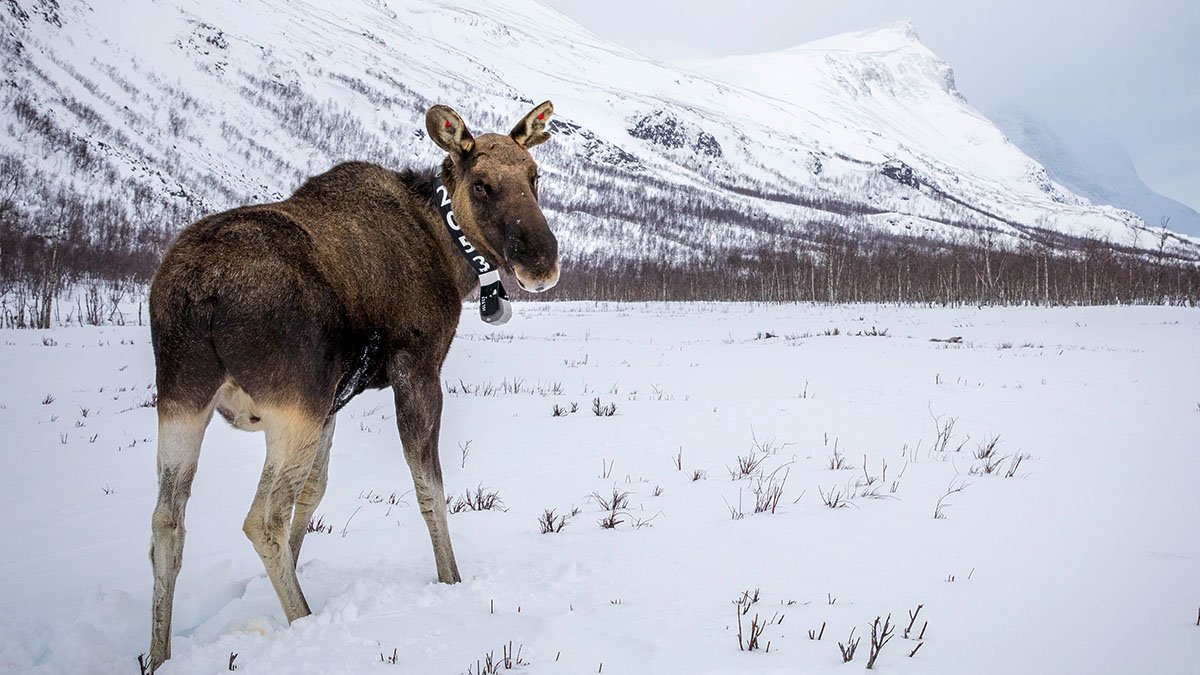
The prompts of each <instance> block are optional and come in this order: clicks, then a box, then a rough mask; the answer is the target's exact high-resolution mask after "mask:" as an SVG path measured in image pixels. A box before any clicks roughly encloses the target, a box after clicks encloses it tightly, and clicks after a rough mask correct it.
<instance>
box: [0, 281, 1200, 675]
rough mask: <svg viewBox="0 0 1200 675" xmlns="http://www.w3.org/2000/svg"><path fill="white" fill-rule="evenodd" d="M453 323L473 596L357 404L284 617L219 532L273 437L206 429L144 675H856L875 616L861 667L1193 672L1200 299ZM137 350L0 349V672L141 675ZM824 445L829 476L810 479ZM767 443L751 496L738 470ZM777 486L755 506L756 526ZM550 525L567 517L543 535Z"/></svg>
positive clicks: (605, 311)
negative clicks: (1186, 304) (453, 581)
mask: <svg viewBox="0 0 1200 675" xmlns="http://www.w3.org/2000/svg"><path fill="white" fill-rule="evenodd" d="M472 312H473V310H471V309H468V311H467V314H466V315H465V316H464V319H463V323H462V325H461V327H460V337H459V340H458V341H457V342H456V344H455V346H454V349H453V351H452V352H451V354H450V358H449V360H448V362H447V364H446V368H445V372H444V379H445V381H446V389H447V394H446V397H445V399H446V403H445V416H444V424H443V427H442V460H443V466H444V468H445V473H446V482H447V487H448V490H450V491H451V492H453V493H454V494H455V495H459V496H461V495H462V494H463V492H464V491H465V490H468V489H470V490H472V491H474V490H475V489H476V488H477V487H479V486H483V488H484V489H485V490H495V491H497V492H498V494H499V497H500V498H501V499H502V500H503V504H504V507H505V508H506V510H504V511H499V510H496V511H483V512H470V511H467V512H462V513H455V514H453V515H451V517H450V522H451V528H452V531H453V533H454V542H455V546H456V551H457V554H458V562H459V567H460V569H461V571H462V574H463V579H464V582H463V583H462V584H459V585H456V586H444V585H439V584H437V583H436V582H435V574H434V564H433V557H432V551H431V548H430V544H429V539H428V535H427V533H426V530H425V525H424V522H423V521H422V519H421V517H420V515H419V514H418V512H417V509H416V507H415V502H414V500H413V498H412V495H411V493H410V492H409V491H410V489H411V483H410V480H409V476H408V470H407V468H406V466H405V463H404V460H403V456H402V453H401V450H400V447H399V440H398V435H397V433H396V431H395V424H394V420H393V419H392V410H391V398H390V396H389V395H388V393H387V392H368V393H366V394H364V395H362V396H360V397H359V398H357V399H355V400H354V401H353V402H352V403H351V404H350V405H349V406H348V407H347V408H346V409H345V410H344V411H343V412H342V413H341V415H340V417H339V422H338V429H337V434H336V437H335V441H334V456H333V461H332V466H331V478H330V485H329V491H328V493H327V495H326V497H325V500H324V502H323V504H322V505H321V507H320V509H319V510H318V513H319V514H320V515H321V516H322V519H323V522H324V523H326V524H328V525H329V526H331V529H332V532H319V533H314V534H311V535H309V538H308V540H307V542H306V544H305V548H304V552H303V554H302V560H301V570H300V578H301V582H302V584H303V586H304V589H305V591H306V593H307V595H308V598H309V601H310V603H311V604H312V606H313V609H314V612H315V613H314V615H313V616H312V617H310V618H307V619H303V620H301V621H299V622H297V623H296V624H294V625H292V626H290V627H289V626H288V625H287V624H286V622H285V621H284V618H283V615H282V612H281V610H280V607H279V603H278V601H277V599H276V597H275V594H274V592H273V591H272V589H271V586H270V584H269V582H268V581H267V580H266V576H265V574H264V572H263V569H262V565H261V563H260V562H259V560H258V558H257V556H256V555H255V553H254V551H253V550H252V548H251V547H250V544H249V543H248V542H247V541H246V540H245V538H244V536H243V535H242V532H241V523H242V518H243V517H244V514H245V510H246V508H247V507H248V505H249V502H250V499H251V496H252V493H253V491H254V486H255V483H256V481H257V478H258V474H259V470H260V468H261V462H262V440H261V437H259V436H257V435H251V434H246V433H243V432H237V431H234V430H232V429H230V428H229V427H227V426H226V425H225V424H224V423H223V422H221V421H220V420H217V421H215V422H214V424H213V425H212V427H211V428H210V431H209V434H208V438H207V440H206V442H205V447H204V453H203V455H202V459H201V464H200V472H199V475H198V477H197V480H196V484H195V488H194V493H193V497H192V500H191V502H190V505H189V508H188V514H187V527H188V533H189V534H188V540H187V547H186V552H185V555H184V567H183V572H182V575H181V577H180V581H179V589H178V594H177V605H176V615H175V628H174V634H175V636H176V637H175V639H174V654H175V658H174V659H172V660H171V661H170V662H168V664H167V665H166V666H165V667H164V668H163V669H162V670H161V671H160V672H162V673H200V672H203V673H214V672H218V671H224V670H225V669H226V668H227V666H228V664H229V660H230V654H231V653H236V654H237V658H236V661H235V665H236V666H237V669H238V671H239V672H244V673H333V672H345V673H357V672H381V673H386V672H401V673H421V674H425V673H463V672H467V670H468V668H470V669H472V672H475V670H474V669H475V668H476V661H477V660H482V659H483V657H484V656H485V655H486V654H487V653H489V652H494V653H495V656H496V657H497V658H499V657H501V654H502V651H501V650H502V646H507V645H508V644H509V642H510V641H511V643H512V645H513V647H514V649H516V648H518V647H519V649H520V659H521V661H523V662H526V663H527V665H522V666H518V667H516V670H515V672H527V673H570V674H578V673H597V672H603V673H605V674H614V673H631V674H643V673H749V672H753V673H794V672H810V673H824V672H829V673H835V672H837V673H844V672H850V671H851V670H853V671H858V670H860V669H862V668H864V666H865V664H866V661H867V658H868V654H869V651H870V646H869V644H868V643H869V641H870V637H869V632H870V629H869V626H868V624H869V622H871V621H872V620H873V619H875V617H876V616H880V617H886V616H887V615H888V614H890V615H891V622H892V624H895V625H897V626H898V627H897V629H896V633H895V636H894V637H893V638H892V640H891V641H890V642H889V643H888V644H887V645H886V646H885V647H884V648H883V650H882V653H881V654H880V656H879V659H878V662H877V664H876V669H878V670H880V671H882V672H894V673H973V674H979V673H1068V672H1071V673H1134V672H1145V673H1150V672H1153V673H1194V672H1196V671H1195V668H1196V656H1197V654H1200V626H1197V625H1195V623H1196V621H1197V610H1198V609H1200V590H1198V589H1200V539H1197V537H1196V531H1197V524H1198V521H1200V499H1197V493H1196V484H1197V479H1198V477H1200V447H1198V442H1197V439H1198V438H1200V386H1198V385H1200V370H1198V366H1200V347H1198V345H1200V314H1198V313H1197V312H1196V310H1194V309H1173V308H1086V309H1032V308H1008V309H975V308H953V309H923V308H912V307H882V306H850V307H826V306H762V305H669V306H667V305H623V306H617V305H599V306H597V305H592V304H537V305H528V304H526V305H522V306H520V307H519V308H518V312H519V314H518V316H517V317H516V318H515V319H514V320H513V321H512V322H511V323H510V324H509V325H508V326H506V327H505V328H503V329H500V330H494V329H491V328H489V327H487V326H484V325H483V324H481V323H480V322H479V321H478V319H477V318H476V317H474V316H473V314H472ZM834 329H836V330H837V333H838V334H836V335H833V334H826V333H827V332H829V333H832V332H833V330H834ZM860 332H861V333H862V334H861V335H859V333H860ZM884 332H886V334H882V333H884ZM768 334H769V335H768ZM953 337H961V338H962V340H961V342H959V343H945V342H931V341H930V340H931V339H932V338H937V339H948V338H953ZM148 338H149V335H148V329H146V328H144V327H119V328H118V327H106V328H60V329H55V330H50V331H7V332H3V333H0V339H2V340H3V347H2V348H0V372H3V377H4V380H3V385H2V386H0V446H2V448H3V451H2V454H0V458H2V461H3V470H2V471H0V514H2V516H3V517H2V520H0V522H2V523H3V525H4V533H5V536H4V542H5V543H4V545H3V547H2V550H0V671H3V672H22V673H23V672H31V671H32V672H46V673H90V672H136V664H135V658H136V657H137V655H138V653H140V652H142V651H145V650H146V648H147V646H148V645H147V642H148V636H149V594H150V589H151V583H150V565H149V561H148V560H147V550H148V543H149V542H148V538H149V537H148V535H149V521H150V512H151V509H152V505H153V501H154V497H155V480H154V448H155V411H154V409H153V408H150V407H143V406H144V405H145V404H146V403H147V402H148V399H149V398H150V395H151V394H152V393H153V391H152V389H149V388H148V387H150V385H151V383H152V382H153V360H152V357H151V352H150V347H149V339H148ZM514 388H516V389H517V390H518V391H516V392H515V393H514V391H513V390H514ZM489 393H490V395H488V394H489ZM595 398H599V399H600V402H601V403H600V404H601V405H604V406H606V405H609V404H615V405H616V414H615V415H613V416H604V417H602V416H597V415H595V414H593V412H592V411H591V408H592V405H593V399H595ZM572 404H578V412H575V413H573V414H567V415H565V416H561V417H555V416H552V409H553V408H554V406H556V405H557V406H561V407H563V408H566V409H568V410H569V409H570V408H571V406H572ZM951 420H954V424H953V428H952V429H951V430H950V432H949V436H950V437H949V438H948V439H947V441H946V443H945V448H944V449H943V448H942V447H940V445H939V444H938V443H937V440H936V436H937V434H938V432H939V430H944V429H945V428H946V425H947V424H948V423H949V422H950V421H951ZM996 436H999V438H1000V440H999V442H998V444H997V450H996V455H997V457H1003V459H1002V460H1001V461H999V462H998V468H997V472H996V473H994V474H992V475H977V474H978V473H979V472H980V469H981V467H982V466H983V465H984V464H985V460H981V459H977V458H976V454H977V453H978V448H979V446H980V444H981V443H983V442H985V441H990V440H991V439H992V438H994V437H996ZM468 444H469V446H468ZM960 446H961V449H959V448H960ZM463 447H468V451H467V452H463V451H462V450H461V449H460V448H463ZM835 447H836V448H837V452H838V454H839V455H840V456H842V457H843V458H844V459H843V461H844V462H845V463H846V464H848V465H850V466H851V467H852V468H844V469H841V470H831V469H830V468H829V464H830V462H831V456H832V455H833V453H834V448H835ZM756 448H757V454H756V455H755V457H754V459H756V460H758V459H761V460H762V462H761V465H760V466H759V467H758V469H757V477H752V478H744V479H740V480H733V479H731V477H730V469H731V468H734V467H736V465H737V463H738V461H739V456H742V457H748V456H749V455H750V453H752V452H756ZM1017 457H1021V458H1023V459H1022V460H1021V462H1020V464H1019V466H1018V467H1017V468H1016V469H1015V471H1013V472H1012V473H1013V474H1014V475H1013V476H1012V477H1005V475H1006V474H1007V473H1009V469H1010V468H1011V467H1012V464H1013V463H1014V461H1015V458H1017ZM677 458H680V460H681V464H682V470H680V469H677V468H676V459H677ZM885 463H886V477H885V476H884V465H885ZM697 476H698V477H699V480H692V479H693V477H697ZM772 476H773V480H774V481H775V485H776V486H779V485H782V487H783V493H782V498H781V499H780V500H779V505H778V508H777V510H776V512H775V513H759V514H755V513H753V511H754V502H755V497H754V489H755V486H756V485H758V484H759V480H760V479H761V480H763V481H764V482H769V481H771V480H772ZM785 481H786V482H785ZM868 483H869V484H868ZM957 487H965V489H963V490H962V491H959V492H954V493H952V494H950V495H949V496H948V497H946V498H945V499H943V500H942V515H944V516H945V517H944V518H940V519H938V518H935V517H934V514H935V510H936V509H937V505H938V502H939V498H942V497H943V495H945V494H946V493H947V491H948V490H952V489H954V488H957ZM614 489H615V490H616V491H618V492H628V493H629V495H628V510H627V512H624V513H621V514H619V516H618V519H619V520H621V521H622V522H621V523H620V524H619V525H617V527H616V529H615V530H608V529H603V528H601V527H600V526H599V525H598V524H597V521H598V520H599V519H601V517H602V515H603V513H602V511H601V507H600V506H599V505H598V503H597V501H596V500H595V499H592V498H589V495H590V494H592V493H597V494H599V495H601V496H603V497H606V498H611V496H612V493H613V491H614ZM838 492H840V493H842V495H843V496H844V497H849V506H847V507H846V508H836V509H833V508H828V507H827V506H826V505H824V504H823V503H822V493H823V494H824V495H825V496H826V497H827V498H828V497H829V496H830V495H831V494H833V493H838ZM872 494H874V497H875V498H872V496H871V495H872ZM547 508H553V509H556V510H557V512H558V513H559V514H570V513H571V510H572V509H573V508H578V509H579V513H578V515H576V516H575V517H573V518H569V520H568V522H567V525H566V527H565V528H564V529H563V530H562V531H561V532H559V533H553V534H541V533H540V532H539V527H538V524H537V521H538V517H539V515H540V514H541V513H542V512H543V510H545V509H547ZM739 509H740V510H741V511H743V512H744V513H745V515H744V517H742V518H740V519H735V518H733V517H732V513H733V512H736V511H738V510H739ZM639 525H640V527H639ZM745 591H749V593H750V595H751V596H753V595H755V594H757V596H758V598H759V599H758V601H757V602H756V603H754V604H753V605H752V606H750V607H749V609H748V611H747V613H746V614H745V616H743V617H742V620H743V622H744V624H745V626H744V628H743V632H744V633H746V634H747V635H745V637H747V638H748V633H749V624H750V622H751V620H753V618H754V617H755V615H757V616H758V618H759V621H766V622H768V623H769V624H770V625H768V626H767V627H766V628H765V631H764V632H763V634H762V636H761V638H759V642H760V644H761V646H762V649H760V650H758V651H755V652H753V653H748V652H744V651H741V650H739V644H738V621H737V612H738V611H739V610H738V606H737V605H735V602H734V601H735V600H737V599H738V598H739V597H741V596H742V595H743V592H745ZM918 606H921V607H922V609H921V610H920V614H919V616H918V617H917V619H916V621H915V622H914V627H913V629H912V630H911V632H909V634H908V637H907V638H905V637H904V635H903V633H904V631H905V627H906V626H907V625H908V623H909V616H908V613H909V612H910V611H913V610H915V609H916V608H917V607H918ZM926 622H928V625H927V627H926ZM822 625H824V627H825V628H824V634H823V636H822V639H820V640H811V639H810V638H809V631H810V630H814V631H819V630H820V629H821V627H822ZM851 629H854V631H855V632H854V635H855V636H856V637H858V636H862V643H861V644H860V645H859V647H858V652H857V654H856V656H855V657H854V661H853V663H852V664H851V665H843V664H842V663H841V657H840V656H839V650H838V645H837V643H838V641H839V640H840V641H842V642H845V641H846V640H847V636H848V635H849V634H850V632H851ZM921 632H923V633H924V637H923V641H918V640H917V639H916V638H917V637H918V634H919V633H921ZM768 641H769V643H770V651H769V653H768V652H767V651H766V647H767V643H768ZM921 642H924V643H925V644H924V645H923V646H922V647H920V649H919V651H918V652H917V653H916V655H915V656H913V657H912V658H910V657H909V653H910V652H911V651H913V650H914V648H916V647H917V646H918V645H919V644H921ZM393 654H394V655H395V663H394V664H393V663H388V662H386V661H385V660H383V659H381V656H383V657H385V658H386V659H387V660H391V658H392V656H393ZM601 669H602V670H601ZM500 672H505V671H503V670H501V671H500Z"/></svg>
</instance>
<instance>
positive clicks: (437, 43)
mask: <svg viewBox="0 0 1200 675" xmlns="http://www.w3.org/2000/svg"><path fill="white" fill-rule="evenodd" d="M0 20H2V21H3V30H2V31H0V51H2V52H3V54H4V66H3V71H2V73H0V77H2V78H3V81H4V86H3V88H2V89H0V97H2V101H0V109H2V110H4V116H5V117H4V125H5V128H6V131H7V133H5V134H4V135H3V137H0V161H3V162H4V163H5V166H6V167H10V168H11V169H12V171H11V175H12V176H14V177H15V178H13V179H10V180H6V181H5V186H0V187H4V189H5V190H6V191H7V192H8V194H10V195H11V197H10V199H9V205H10V208H14V209H17V210H18V211H19V212H20V213H21V214H23V215H24V217H26V218H27V220H28V221H29V222H30V223H32V224H30V225H28V226H27V227H29V228H31V229H34V230H38V229H40V230H42V231H44V232H43V233H44V234H46V235H47V236H58V237H64V238H67V239H72V240H77V239H79V238H87V237H97V236H100V235H98V234H97V229H98V228H101V227H102V226H105V223H108V225H107V226H108V227H115V226H113V225H112V224H111V223H112V222H116V223H118V224H119V228H118V229H121V232H119V233H118V234H121V235H122V236H125V237H126V238H128V239H131V240H138V238H141V239H142V240H154V241H165V240H166V239H167V238H169V237H170V235H171V234H172V233H173V232H174V231H175V230H177V229H178V228H179V227H181V226H182V225H185V224H186V223H187V222H188V221H189V220H191V219H193V218H195V217H197V216H198V215H200V214H203V213H206V212H212V211H217V210H223V209H226V208H230V207H233V206H236V205H239V204H242V203H246V202H250V201H264V200H273V199H278V198H281V197H283V196H285V195H287V194H288V193H290V192H291V190H293V189H294V188H295V187H296V186H297V185H298V184H299V183H300V182H301V181H302V180H303V178H304V177H306V176H309V175H312V174H316V173H320V172H322V171H324V170H325V169H327V168H329V167H330V166H331V165H332V164H334V163H335V162H338V161H341V160H347V159H364V160H371V161H376V162H380V163H382V164H384V165H387V166H390V167H394V168H400V167H403V166H407V165H414V164H415V165H419V166H432V165H433V164H434V163H435V162H436V161H438V159H439V157H438V152H437V150H436V148H435V147H434V145H433V144H432V143H431V142H429V140H428V139H427V138H426V137H425V134H424V125H423V115H424V111H425V110H426V109H427V108H428V106H430V105H431V104H433V103H439V102H440V103H447V104H450V105H452V106H454V107H455V108H456V109H458V110H459V111H460V112H461V113H462V114H463V115H464V117H465V118H466V120H467V122H468V124H470V125H471V126H472V128H473V129H475V130H476V131H487V130H507V129H508V128H509V127H510V126H511V124H512V123H513V121H514V120H515V119H517V117H518V116H519V115H520V114H522V113H524V112H525V111H526V110H527V109H528V107H529V105H530V104H532V103H534V102H535V101H541V100H543V99H552V100H553V101H554V102H555V106H556V114H557V116H556V120H555V124H554V126H553V127H552V131H553V132H555V134H556V135H555V138H554V140H553V142H551V143H547V144H545V145H544V146H542V147H540V148H539V149H538V151H537V153H536V154H537V156H538V159H539V161H540V162H541V163H542V166H543V173H544V175H545V176H546V179H545V180H544V182H543V185H544V188H543V190H544V195H543V201H544V203H545V207H546V209H547V211H548V215H549V216H550V217H551V220H552V223H553V224H554V226H555V228H556V230H558V231H559V232H560V238H561V239H562V241H563V247H564V252H565V254H566V255H567V257H568V258H571V257H575V258H579V257H588V256H590V257H593V258H596V257H600V258H619V259H646V260H656V261H663V260H668V261H670V260H677V261H685V260H689V259H695V258H696V257H697V256H712V255H715V254H723V253H728V252H731V251H754V250H761V249H763V248H769V249H773V250H793V249H795V250H804V249H807V248H811V247H812V242H813V231H814V229H813V228H814V227H815V226H826V227H827V226H834V227H840V228H859V231H868V230H869V231H871V232H875V233H883V234H884V235H885V236H889V237H890V236H895V237H898V238H913V237H917V238H932V239H936V240H947V239H949V240H955V241H959V242H964V243H970V242H971V241H974V240H978V239H980V238H981V237H986V238H988V239H989V241H991V240H992V239H999V240H1001V241H1006V242H1008V243H1013V244H1015V243H1019V242H1021V241H1033V242H1038V243H1043V244H1049V245H1051V246H1055V247H1065V248H1073V247H1077V246H1079V245H1080V243H1081V242H1082V241H1085V240H1087V239H1096V238H1099V239H1103V240H1106V241H1108V242H1110V243H1112V244H1114V245H1118V246H1130V245H1139V246H1144V245H1146V244H1147V242H1149V241H1152V240H1154V237H1153V235H1151V236H1139V235H1138V232H1139V231H1140V230H1142V229H1143V228H1144V227H1145V225H1144V223H1143V222H1142V221H1141V219H1139V218H1138V217H1136V216H1135V215H1133V214H1132V213H1130V212H1128V211H1123V210H1119V209H1115V208H1112V207H1105V206H1096V205H1093V204H1092V203H1090V202H1089V201H1088V200H1087V199H1085V198H1082V197H1080V196H1078V195H1076V194H1074V193H1072V192H1070V191H1069V190H1068V189H1066V188H1065V187H1063V186H1062V185H1061V184H1059V183H1057V182H1055V181H1054V180H1052V179H1051V177H1050V176H1049V175H1048V173H1047V172H1046V170H1045V169H1044V168H1043V167H1042V166H1041V165H1039V164H1038V163H1037V162H1035V161H1033V160H1032V159H1030V158H1029V157H1028V156H1026V155H1025V154H1023V153H1022V152H1021V151H1020V150H1018V149H1017V147H1016V146H1014V145H1013V144H1012V143H1010V142H1009V141H1008V140H1006V138H1005V137H1004V135H1003V134H1002V133H1001V132H1000V131H999V130H998V129H997V128H996V127H995V126H994V125H993V124H992V123H991V122H989V121H988V120H987V119H986V118H985V117H983V116H982V115H980V114H979V113H978V112H977V111H975V110H974V109H973V108H971V106H970V105H969V104H968V103H967V102H966V101H965V100H964V99H963V97H962V96H961V95H959V93H958V92H957V90H956V89H955V87H954V80H953V74H952V71H951V69H950V67H949V66H948V65H947V64H946V63H945V62H943V61H942V60H940V59H939V58H938V57H937V56H936V55H934V54H933V53H932V52H930V51H929V50H928V49H927V48H925V47H924V46H923V45H922V44H921V43H920V41H919V40H918V38H917V35H916V31H915V30H914V29H913V27H912V26H911V25H910V24H906V23H901V24H895V25H889V26H884V27H882V28H879V29H877V30H874V31H868V32H865V33H859V34H852V35H844V36H838V37H834V38H830V39H827V40H822V41H819V42H816V43H812V44H808V45H804V46H801V47H797V48H794V49H789V50H785V51H782V52H777V53H773V54H764V55H756V56H744V57H733V58H727V59H720V60H716V61H709V62H703V63H689V64H683V65H679V66H676V65H669V64H664V63H660V62H657V61H654V60H651V59H648V58H645V57H642V56H640V55H638V54H636V53H634V52H631V51H629V50H627V49H624V48H621V47H619V46H616V45H613V44H611V43H608V42H605V41H603V40H601V39H600V38H598V37H597V36H595V35H594V34H592V33H590V32H589V31H587V30H586V29H584V28H582V27H581V26H579V25H578V24H576V23H574V22H572V21H571V20H569V19H567V18H566V17H564V16H562V15H561V14H559V13H557V12H555V11H553V10H551V9H549V8H548V7H546V6H544V5H542V4H540V3H538V2H536V1H535V0H502V1H500V2H491V3H486V4H483V3H478V4H477V3H468V2H463V1H462V0H435V1H433V2H424V1H421V2H418V1H416V0H361V1H356V2H345V3H337V4H333V5H331V4H329V3H321V2H309V1H304V0H299V1H291V2H281V1H280V0H249V1H247V2H234V1H233V0H210V1H207V2H199V1H197V0H171V1H168V2H151V1H149V0H128V1H126V2H118V3H105V4H104V5H100V4H98V3H89V2H85V1H82V0H65V1H63V2H51V1H49V0H12V1H10V2H8V3H7V4H6V5H5V6H4V7H3V8H0ZM543 148H544V149H543ZM106 219H107V220H106ZM109 234H111V233H109ZM113 236H116V235H113ZM1168 249H1169V250H1170V251H1171V252H1172V253H1174V254H1176V255H1178V256H1181V257H1185V258H1197V257H1200V247H1198V246H1197V243H1196V241H1195V240H1191V239H1188V238H1182V237H1180V238H1172V239H1171V241H1170V242H1169V246H1168Z"/></svg>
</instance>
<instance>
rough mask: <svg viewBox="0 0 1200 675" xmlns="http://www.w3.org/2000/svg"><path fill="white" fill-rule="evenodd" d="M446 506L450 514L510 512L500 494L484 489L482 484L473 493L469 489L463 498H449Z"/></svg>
mask: <svg viewBox="0 0 1200 675" xmlns="http://www.w3.org/2000/svg"><path fill="white" fill-rule="evenodd" d="M446 504H447V508H448V509H449V511H450V513H462V512H463V511H507V510H508V509H506V508H505V507H504V501H503V500H501V499H500V493H499V492H497V491H496V490H491V489H484V487H483V485H482V484H481V485H479V486H478V487H476V488H475V491H474V492H471V488H467V489H466V491H464V492H463V496H461V497H457V498H454V497H450V496H447V497H446Z"/></svg>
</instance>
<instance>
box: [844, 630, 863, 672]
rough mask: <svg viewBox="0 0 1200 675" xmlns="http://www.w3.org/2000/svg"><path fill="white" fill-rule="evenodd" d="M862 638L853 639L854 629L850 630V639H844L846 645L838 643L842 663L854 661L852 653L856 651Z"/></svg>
mask: <svg viewBox="0 0 1200 675" xmlns="http://www.w3.org/2000/svg"><path fill="white" fill-rule="evenodd" d="M860 640H862V637H854V629H853V628H851V629H850V637H848V638H846V644H842V643H841V642H840V641H839V642H838V651H839V652H841V653H842V663H850V662H851V661H853V660H854V652H856V651H858V643H859V641H860Z"/></svg>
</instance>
